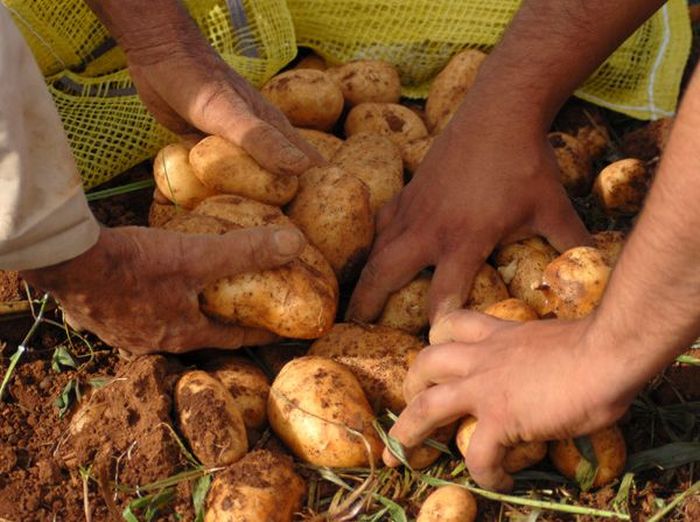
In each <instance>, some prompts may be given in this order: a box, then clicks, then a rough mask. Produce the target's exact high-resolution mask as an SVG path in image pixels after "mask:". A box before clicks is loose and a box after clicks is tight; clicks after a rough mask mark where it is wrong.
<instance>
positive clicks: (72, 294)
mask: <svg viewBox="0 0 700 522" xmlns="http://www.w3.org/2000/svg"><path fill="white" fill-rule="evenodd" d="M305 244H306V241H305V239H304V237H303V236H302V235H301V233H299V232H298V231H296V230H294V229H290V228H279V227H265V228H252V229H245V230H235V231H232V232H229V233H227V234H224V235H222V236H214V235H186V234H180V233H176V232H170V231H165V230H158V229H148V228H139V227H124V228H113V229H102V231H101V234H100V238H99V240H98V242H97V244H96V245H95V246H94V247H92V248H91V249H90V250H88V251H87V252H86V253H84V254H82V255H80V256H78V257H77V258H74V259H72V260H70V261H68V262H66V263H63V264H60V265H56V266H54V267H48V268H42V269H38V270H32V271H27V272H24V273H23V274H22V276H23V277H24V278H25V279H26V280H27V281H28V282H29V283H30V284H32V285H33V286H36V287H38V288H42V289H44V290H46V291H49V292H51V293H52V295H53V296H54V297H55V298H56V299H57V300H58V301H59V302H60V304H61V307H62V308H63V310H64V312H65V313H66V315H67V316H68V317H70V320H71V323H77V325H79V326H80V327H82V328H85V329H87V330H90V331H92V332H93V333H95V334H96V335H97V336H98V337H100V339H102V340H103V341H104V342H105V343H107V344H109V345H111V346H114V347H116V348H122V349H125V350H127V351H130V352H133V353H137V354H144V353H150V352H157V351H158V352H172V353H180V352H185V351H188V350H192V349H197V348H203V347H217V348H232V349H233V348H238V347H240V346H251V345H259V344H268V343H270V342H273V341H274V340H275V339H276V337H275V336H274V335H273V334H271V333H269V332H265V331H262V330H257V329H252V328H244V327H239V326H235V325H226V324H221V323H218V322H216V321H214V320H211V319H209V318H208V317H207V316H205V315H204V314H203V313H202V312H201V311H200V308H199V299H198V295H199V293H200V292H201V291H202V289H203V288H204V287H205V286H207V285H209V284H211V283H213V282H214V281H216V280H218V279H221V278H223V277H227V276H233V275H236V274H239V273H242V272H248V271H260V270H266V269H270V268H274V267H277V266H280V265H283V264H285V263H288V262H289V261H292V260H293V259H294V258H295V257H296V256H297V255H298V254H299V253H300V252H301V249H302V248H303V247H304V245H305Z"/></svg>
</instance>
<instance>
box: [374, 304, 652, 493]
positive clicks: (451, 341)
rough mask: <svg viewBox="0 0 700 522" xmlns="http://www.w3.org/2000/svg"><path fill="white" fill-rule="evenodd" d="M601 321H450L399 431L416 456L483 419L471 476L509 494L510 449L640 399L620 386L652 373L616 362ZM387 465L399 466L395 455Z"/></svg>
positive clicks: (410, 387)
mask: <svg viewBox="0 0 700 522" xmlns="http://www.w3.org/2000/svg"><path fill="white" fill-rule="evenodd" d="M592 317H593V316H589V317H588V318H586V319H583V320H579V321H560V320H549V321H532V322H528V323H515V322H510V321H501V320H499V319H495V318H492V317H489V316H486V315H482V314H479V313H476V312H468V311H458V312H453V313H451V314H449V315H447V316H444V317H443V318H442V319H441V320H440V321H439V322H438V323H437V324H436V325H435V326H434V327H433V328H432V330H431V332H430V338H431V343H434V344H435V345H434V346H430V347H428V348H425V349H424V350H422V351H421V352H420V354H419V355H418V357H417V359H416V361H415V362H414V363H413V365H412V366H411V368H410V369H409V372H408V375H407V378H406V380H405V381H404V395H405V397H406V402H407V404H408V405H407V407H406V409H404V411H403V412H402V413H401V415H400V416H399V419H398V421H397V422H396V424H394V426H393V428H392V429H391V431H390V432H389V433H390V435H392V436H393V437H395V438H396V439H398V441H399V442H401V443H402V444H403V445H404V446H405V447H406V448H407V449H408V451H409V452H410V449H411V448H414V447H417V446H419V445H420V444H421V443H422V441H423V440H424V439H425V438H427V437H428V436H429V435H430V433H431V432H433V431H434V430H435V429H436V428H438V427H440V426H444V425H446V424H449V423H451V422H454V421H456V420H458V419H460V418H462V417H464V416H465V415H468V414H469V415H473V416H474V417H476V418H477V419H478V423H477V428H476V431H475V433H474V435H473V436H472V439H471V444H470V446H469V452H468V454H467V456H466V465H467V468H468V469H469V473H470V475H471V477H472V478H473V479H474V480H475V481H476V482H477V483H478V484H479V485H481V486H482V487H485V488H489V489H497V490H507V489H509V488H510V487H511V485H512V479H511V477H510V476H508V474H507V473H506V472H505V471H504V470H503V465H502V463H503V458H504V456H505V451H506V448H508V447H510V446H513V445H515V444H516V443H518V442H523V441H525V442H529V441H546V440H561V439H566V438H569V437H572V436H579V435H585V434H588V433H591V432H592V431H595V430H596V429H599V428H602V427H605V426H608V425H610V424H612V423H613V422H614V421H615V420H616V419H618V418H619V417H620V416H621V415H622V414H623V413H624V411H625V410H626V407H627V405H628V404H629V403H630V402H631V401H632V398H633V396H634V394H625V395H624V396H623V395H622V393H621V392H620V390H627V389H635V390H636V389H639V388H640V387H641V386H643V383H644V382H645V379H646V375H642V376H641V380H640V379H639V376H637V377H635V375H634V374H635V372H633V371H628V370H629V368H630V365H629V364H628V363H627V362H625V361H623V360H621V359H622V358H621V357H619V356H618V357H617V358H615V357H613V356H610V350H609V346H608V345H607V343H606V342H605V341H603V342H600V341H595V340H594V339H595V338H596V337H597V334H596V332H594V330H593V327H592V325H593V321H592ZM598 339H606V338H605V337H604V336H603V337H598ZM650 349H653V347H651V348H650ZM635 379H636V381H635ZM628 381H635V382H628ZM384 461H385V462H386V464H387V465H389V466H396V465H398V461H397V460H396V459H395V458H394V457H393V456H392V455H391V454H390V453H389V452H388V450H385V452H384Z"/></svg>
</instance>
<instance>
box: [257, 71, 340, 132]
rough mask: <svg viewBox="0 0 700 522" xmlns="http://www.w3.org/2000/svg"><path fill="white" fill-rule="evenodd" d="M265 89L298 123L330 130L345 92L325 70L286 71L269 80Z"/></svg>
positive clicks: (268, 98)
mask: <svg viewBox="0 0 700 522" xmlns="http://www.w3.org/2000/svg"><path fill="white" fill-rule="evenodd" d="M261 92H262V95H263V96H264V97H265V98H267V100H268V101H269V102H270V103H272V104H273V105H274V106H276V107H277V108H278V109H280V110H281V111H282V112H283V113H284V115H285V116H286V117H287V119H289V121H290V122H291V123H292V125H294V126H295V127H307V128H311V129H318V130H322V131H327V130H329V129H331V128H332V127H333V125H335V122H336V121H338V118H339V117H340V113H341V112H342V111H343V105H344V99H343V93H342V91H341V90H340V87H339V86H338V84H337V83H336V82H335V81H333V80H332V79H331V78H330V76H328V75H327V74H326V73H325V72H323V71H318V70H314V69H295V70H291V71H287V72H283V73H281V74H278V75H277V76H275V77H274V78H272V79H271V80H270V81H269V82H267V83H266V84H265V85H264V86H263V88H262V90H261Z"/></svg>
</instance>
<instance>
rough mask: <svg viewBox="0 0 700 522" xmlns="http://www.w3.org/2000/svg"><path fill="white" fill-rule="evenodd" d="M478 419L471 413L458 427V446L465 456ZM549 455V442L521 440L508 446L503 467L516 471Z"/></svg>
mask: <svg viewBox="0 0 700 522" xmlns="http://www.w3.org/2000/svg"><path fill="white" fill-rule="evenodd" d="M476 426H477V420H476V418H474V417H472V416H471V415H469V416H467V417H465V418H464V419H462V421H461V423H460V424H459V428H457V437H456V442H457V447H458V448H459V452H460V453H461V454H462V456H463V457H465V458H466V456H467V451H469V444H470V443H471V439H472V435H474V431H475V430H476ZM546 456H547V443H545V442H521V443H519V444H516V445H515V446H513V447H512V448H508V451H506V456H505V457H504V458H503V469H505V470H506V472H507V473H516V472H518V471H521V470H523V469H526V468H529V467H530V466H534V465H535V464H537V463H538V462H540V461H541V460H542V459H544V458H545V457H546Z"/></svg>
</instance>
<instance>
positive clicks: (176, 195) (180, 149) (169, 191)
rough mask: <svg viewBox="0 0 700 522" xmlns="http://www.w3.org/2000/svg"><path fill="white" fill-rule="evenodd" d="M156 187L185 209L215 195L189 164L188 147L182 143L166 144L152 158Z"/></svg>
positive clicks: (191, 207)
mask: <svg viewBox="0 0 700 522" xmlns="http://www.w3.org/2000/svg"><path fill="white" fill-rule="evenodd" d="M153 177H154V179H155V181H156V187H158V190H160V192H161V194H163V195H164V196H165V197H166V198H168V200H170V201H171V202H173V203H174V204H175V205H177V206H180V207H182V208H186V209H189V210H191V209H193V208H194V207H195V206H196V205H197V204H198V203H199V202H200V201H202V200H203V199H206V198H208V197H210V196H214V195H216V191H215V190H213V189H211V188H209V187H205V186H204V185H203V184H202V182H201V181H199V178H198V177H197V176H196V175H195V173H194V169H193V168H192V165H190V147H187V146H186V145H183V144H182V143H171V144H170V145H166V146H165V147H163V148H162V149H160V151H159V152H158V154H157V155H156V157H155V159H154V160H153Z"/></svg>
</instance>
